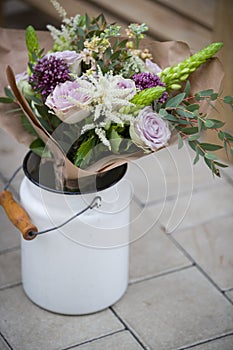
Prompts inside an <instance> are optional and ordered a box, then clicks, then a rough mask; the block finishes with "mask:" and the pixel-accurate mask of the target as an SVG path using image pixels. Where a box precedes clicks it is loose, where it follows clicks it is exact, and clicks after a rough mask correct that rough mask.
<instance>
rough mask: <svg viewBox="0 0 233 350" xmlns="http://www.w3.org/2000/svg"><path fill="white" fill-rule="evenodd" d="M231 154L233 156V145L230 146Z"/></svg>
mask: <svg viewBox="0 0 233 350" xmlns="http://www.w3.org/2000/svg"><path fill="white" fill-rule="evenodd" d="M230 152H231V155H232V156H233V147H231V148H230Z"/></svg>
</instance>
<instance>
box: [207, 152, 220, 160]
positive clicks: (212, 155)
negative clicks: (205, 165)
mask: <svg viewBox="0 0 233 350" xmlns="http://www.w3.org/2000/svg"><path fill="white" fill-rule="evenodd" d="M204 157H205V158H207V159H210V160H216V159H218V157H217V156H216V155H215V154H213V153H209V152H207V153H205V155H204Z"/></svg>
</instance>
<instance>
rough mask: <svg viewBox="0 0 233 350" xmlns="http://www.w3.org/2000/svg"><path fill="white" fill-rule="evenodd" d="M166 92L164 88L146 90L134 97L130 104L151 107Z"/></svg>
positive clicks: (157, 87) (156, 87)
mask: <svg viewBox="0 0 233 350" xmlns="http://www.w3.org/2000/svg"><path fill="white" fill-rule="evenodd" d="M165 90H166V89H165V88H164V87H162V86H155V87H152V88H147V89H144V90H142V91H140V92H139V93H137V94H136V95H134V97H133V98H132V100H131V101H130V102H132V103H134V104H135V105H139V106H149V105H150V104H151V103H152V102H154V100H158V99H159V98H160V97H161V96H162V94H163V92H164V91H165Z"/></svg>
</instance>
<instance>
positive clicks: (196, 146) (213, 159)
mask: <svg viewBox="0 0 233 350" xmlns="http://www.w3.org/2000/svg"><path fill="white" fill-rule="evenodd" d="M188 93H189V88H186V92H184V93H180V94H178V95H176V96H175V97H172V98H170V99H168V100H167V101H166V102H165V103H164V105H163V106H162V108H160V109H159V110H158V113H159V115H160V116H161V117H162V118H163V119H165V120H167V121H168V122H169V123H170V125H171V126H172V128H175V129H176V131H177V132H178V148H181V147H182V146H183V139H187V141H188V145H189V146H190V147H191V148H192V149H193V150H194V151H195V153H196V154H195V158H194V164H196V163H197V162H198V161H199V159H200V157H203V158H204V161H205V163H206V165H207V166H208V167H209V168H210V169H211V171H212V172H213V173H214V174H215V175H217V176H220V171H219V169H218V168H219V167H226V166H227V165H225V164H223V163H221V162H219V161H218V156H217V155H216V154H215V153H213V152H216V151H218V150H220V149H223V148H224V149H225V151H226V152H227V154H229V156H232V155H233V146H232V143H233V136H232V135H231V134H230V133H229V132H226V131H223V130H222V127H224V125H225V123H224V122H222V121H221V120H218V119H213V118H207V116H206V115H205V114H203V113H202V112H201V111H200V107H201V105H200V101H207V102H208V103H209V102H210V101H214V100H217V99H221V100H222V101H223V102H225V103H227V104H231V103H232V98H231V97H230V96H227V97H224V98H220V96H219V95H218V94H217V93H215V92H214V91H213V90H212V89H208V90H203V91H200V92H198V93H196V94H195V96H192V98H190V96H189V95H188ZM190 101H192V103H191V102H190ZM208 129H209V130H210V131H212V132H216V133H217V135H218V138H219V140H220V141H221V144H220V145H219V144H212V143H207V142H201V141H200V139H201V137H202V132H203V131H206V130H208Z"/></svg>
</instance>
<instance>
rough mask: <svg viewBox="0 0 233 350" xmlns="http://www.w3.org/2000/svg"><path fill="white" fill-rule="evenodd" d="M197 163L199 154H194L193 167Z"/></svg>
mask: <svg viewBox="0 0 233 350" xmlns="http://www.w3.org/2000/svg"><path fill="white" fill-rule="evenodd" d="M198 161H199V153H198V152H197V153H196V157H195V158H194V161H193V164H194V165H195V164H196V163H197V162H198Z"/></svg>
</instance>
